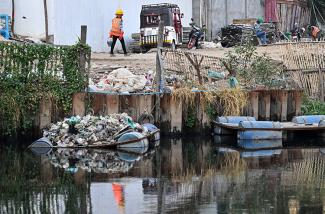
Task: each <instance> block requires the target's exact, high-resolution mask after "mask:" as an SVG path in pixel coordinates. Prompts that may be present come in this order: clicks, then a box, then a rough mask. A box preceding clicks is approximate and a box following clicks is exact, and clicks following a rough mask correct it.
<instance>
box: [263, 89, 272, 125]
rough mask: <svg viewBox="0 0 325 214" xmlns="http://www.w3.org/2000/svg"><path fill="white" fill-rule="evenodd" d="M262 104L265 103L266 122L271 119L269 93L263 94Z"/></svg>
mask: <svg viewBox="0 0 325 214" xmlns="http://www.w3.org/2000/svg"><path fill="white" fill-rule="evenodd" d="M264 103H265V117H266V120H270V119H271V95H270V93H265V94H264Z"/></svg>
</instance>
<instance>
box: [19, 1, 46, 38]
mask: <svg viewBox="0 0 325 214" xmlns="http://www.w3.org/2000/svg"><path fill="white" fill-rule="evenodd" d="M15 34H17V35H21V36H28V37H34V38H43V37H45V19H44V5H43V0H28V1H26V0H15Z"/></svg>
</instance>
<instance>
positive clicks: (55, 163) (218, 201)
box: [0, 140, 325, 214]
mask: <svg viewBox="0 0 325 214" xmlns="http://www.w3.org/2000/svg"><path fill="white" fill-rule="evenodd" d="M161 144H162V145H161V147H159V148H156V149H153V150H151V151H149V152H148V153H146V154H145V155H144V156H141V155H135V154H131V153H126V152H121V151H119V152H118V151H101V150H56V151H51V152H49V154H48V155H35V154H34V153H32V152H31V151H28V150H27V151H26V150H23V149H21V148H19V147H17V146H1V147H0V173H1V177H0V213H113V214H115V213H116V214H122V213H131V214H133V213H290V214H293V213H325V149H324V148H323V149H322V148H312V149H308V148H306V149H294V148H290V149H280V150H267V151H258V152H244V151H235V150H232V149H230V148H222V147H220V146H217V145H216V144H214V143H210V142H202V141H200V140H197V141H193V140H174V141H171V140H164V141H162V143H161ZM18 148H19V149H18Z"/></svg>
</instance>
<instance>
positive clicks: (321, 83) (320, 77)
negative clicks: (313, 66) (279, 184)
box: [318, 68, 324, 102]
mask: <svg viewBox="0 0 325 214" xmlns="http://www.w3.org/2000/svg"><path fill="white" fill-rule="evenodd" d="M318 77H319V96H320V97H319V98H320V101H321V102H324V78H323V72H322V70H321V69H320V68H319V69H318Z"/></svg>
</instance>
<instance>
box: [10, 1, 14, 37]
mask: <svg viewBox="0 0 325 214" xmlns="http://www.w3.org/2000/svg"><path fill="white" fill-rule="evenodd" d="M11 8H12V11H11V33H12V34H14V33H15V0H11Z"/></svg>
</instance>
